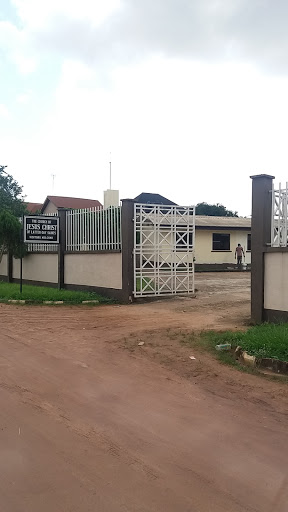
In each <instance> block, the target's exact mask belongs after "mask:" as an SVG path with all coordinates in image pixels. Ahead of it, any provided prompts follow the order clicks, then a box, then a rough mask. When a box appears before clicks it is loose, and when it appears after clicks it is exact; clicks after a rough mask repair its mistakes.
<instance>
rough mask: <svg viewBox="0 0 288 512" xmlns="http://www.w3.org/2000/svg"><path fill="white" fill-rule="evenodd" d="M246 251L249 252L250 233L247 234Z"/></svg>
mask: <svg viewBox="0 0 288 512" xmlns="http://www.w3.org/2000/svg"><path fill="white" fill-rule="evenodd" d="M247 251H251V233H248V234H247Z"/></svg>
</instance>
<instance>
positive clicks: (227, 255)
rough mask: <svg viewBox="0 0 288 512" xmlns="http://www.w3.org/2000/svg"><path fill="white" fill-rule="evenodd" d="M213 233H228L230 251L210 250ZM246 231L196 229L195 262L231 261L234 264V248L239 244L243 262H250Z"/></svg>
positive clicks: (218, 262)
mask: <svg viewBox="0 0 288 512" xmlns="http://www.w3.org/2000/svg"><path fill="white" fill-rule="evenodd" d="M213 233H222V234H225V233H228V234H230V251H212V240H213ZM247 234H248V231H244V230H243V231H242V230H232V229H227V230H217V229H213V230H211V231H210V230H208V229H207V230H206V229H199V228H198V229H196V234H195V258H196V264H197V263H198V264H211V263H217V264H220V263H232V264H235V249H236V247H237V245H238V244H241V245H242V247H243V249H244V251H245V263H248V264H250V263H251V252H250V251H249V252H247Z"/></svg>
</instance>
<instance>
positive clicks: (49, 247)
mask: <svg viewBox="0 0 288 512" xmlns="http://www.w3.org/2000/svg"><path fill="white" fill-rule="evenodd" d="M27 251H28V252H57V251H58V244H27Z"/></svg>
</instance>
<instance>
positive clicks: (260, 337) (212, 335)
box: [200, 324, 288, 361]
mask: <svg viewBox="0 0 288 512" xmlns="http://www.w3.org/2000/svg"><path fill="white" fill-rule="evenodd" d="M200 338H201V340H202V344H203V346H206V348H210V349H211V348H213V349H214V350H215V346H216V345H219V344H221V343H231V345H232V348H236V347H237V346H238V345H240V346H241V347H242V349H243V350H246V351H247V352H248V354H250V355H253V356H255V357H257V358H266V357H267V358H273V359H279V360H280V361H288V324H262V325H256V326H253V327H250V328H249V329H248V330H247V331H245V332H233V331H226V332H216V331H206V332H203V333H201V336H200ZM221 357H222V355H221Z"/></svg>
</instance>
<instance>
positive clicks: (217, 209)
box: [195, 203, 238, 217]
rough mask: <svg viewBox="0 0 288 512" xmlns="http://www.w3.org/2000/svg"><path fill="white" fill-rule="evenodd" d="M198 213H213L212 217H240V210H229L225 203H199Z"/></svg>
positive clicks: (197, 206)
mask: <svg viewBox="0 0 288 512" xmlns="http://www.w3.org/2000/svg"><path fill="white" fill-rule="evenodd" d="M195 213H196V215H211V216H212V217H238V212H233V211H232V210H227V208H226V206H223V204H219V203H217V204H208V203H198V204H197V205H196V211H195Z"/></svg>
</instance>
